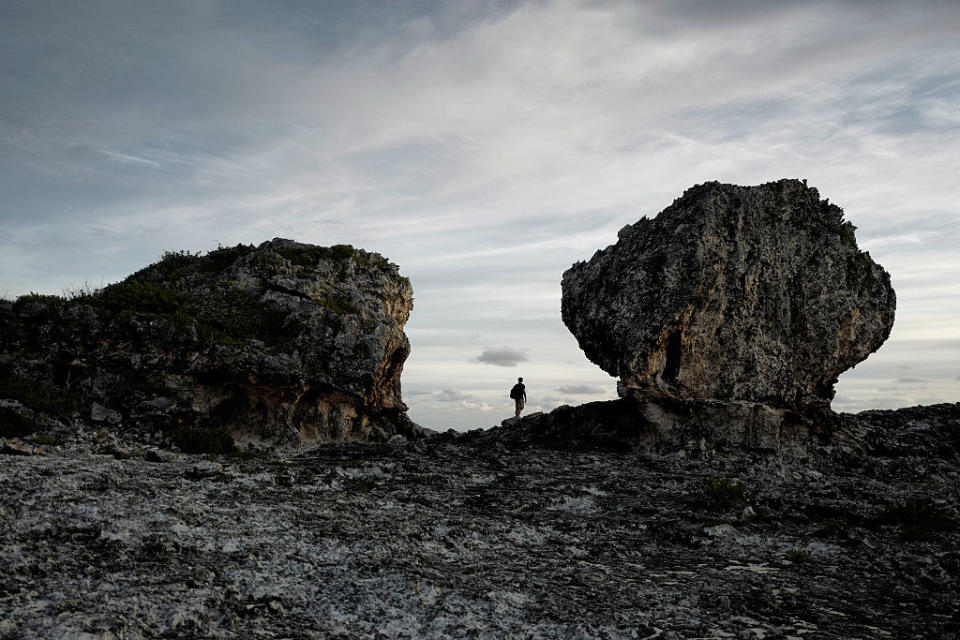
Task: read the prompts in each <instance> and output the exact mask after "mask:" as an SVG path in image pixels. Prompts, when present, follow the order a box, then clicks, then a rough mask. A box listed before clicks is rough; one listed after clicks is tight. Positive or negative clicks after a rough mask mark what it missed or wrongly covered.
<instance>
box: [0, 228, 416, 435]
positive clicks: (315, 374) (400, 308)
mask: <svg viewBox="0 0 960 640" xmlns="http://www.w3.org/2000/svg"><path fill="white" fill-rule="evenodd" d="M412 307H413V292H412V288H411V286H410V282H409V280H407V279H406V278H404V277H403V276H401V275H400V274H399V272H398V270H397V267H396V265H394V264H392V263H390V262H389V261H387V260H386V259H385V258H383V257H382V256H381V255H379V254H377V253H369V252H366V251H363V250H359V249H354V248H353V247H350V246H348V245H338V246H334V247H318V246H314V245H309V244H300V243H297V242H293V241H291V240H283V239H275V240H273V241H270V242H264V243H263V244H261V245H260V246H258V247H253V246H252V245H251V246H244V245H238V246H237V247H228V248H220V249H217V250H215V251H211V252H210V253H208V254H207V255H205V256H200V255H192V254H189V253H183V252H181V253H167V254H165V255H164V257H163V259H162V260H161V261H159V262H157V263H155V264H153V265H150V266H149V267H146V268H145V269H142V270H141V271H138V272H137V273H135V274H133V275H131V276H130V277H129V278H127V279H126V280H124V281H123V282H120V283H117V284H115V285H110V286H108V287H106V288H105V289H103V290H100V291H98V292H95V293H92V294H84V295H80V296H78V297H74V298H71V299H63V298H58V297H55V296H34V295H30V296H23V297H21V298H19V299H18V300H17V301H16V302H12V303H11V302H4V303H3V304H2V305H0V333H2V335H3V338H4V339H3V342H2V347H0V351H2V353H0V383H2V384H0V397H7V398H14V399H16V400H18V401H21V402H23V404H24V405H25V406H27V407H29V408H30V409H32V410H35V411H38V412H40V413H43V414H48V415H54V416H55V415H70V414H71V413H72V414H73V415H75V416H78V417H82V418H89V419H91V420H93V421H95V422H100V423H103V424H109V425H112V426H114V427H116V426H118V425H119V428H121V429H136V428H140V429H143V430H146V431H149V432H155V431H158V430H159V431H162V432H165V433H173V434H174V436H175V438H176V437H177V434H179V437H180V438H181V440H184V439H185V442H186V445H187V446H186V448H187V449H189V448H190V445H191V442H189V441H191V440H192V441H196V440H198V439H199V440H201V442H199V443H197V442H193V444H195V445H196V446H197V447H200V448H206V449H209V448H210V446H209V444H210V443H209V442H206V441H205V440H209V439H210V438H213V437H215V436H214V435H213V434H216V433H218V432H222V431H224V430H226V431H227V432H229V433H231V434H232V436H233V437H235V438H237V439H239V440H248V441H258V442H267V443H277V444H287V445H304V444H309V443H311V442H317V441H321V442H322V441H338V440H386V439H387V438H389V437H390V436H391V435H393V434H395V433H404V434H406V435H413V434H414V433H415V432H416V431H418V428H417V427H416V425H414V424H413V423H411V422H410V420H409V419H408V418H407V416H406V405H404V403H403V401H402V399H401V395H400V372H401V370H402V368H403V363H404V361H405V360H406V358H407V356H408V355H409V353H410V344H409V342H408V340H407V338H406V336H405V334H404V332H403V325H404V323H405V322H406V320H407V318H408V316H409V314H410V311H411V309H412ZM30 389H36V390H41V393H42V395H43V398H46V400H45V401H44V400H43V399H38V398H37V397H36V396H38V395H39V394H38V393H33V394H31V393H30ZM191 429H192V430H195V431H197V430H198V431H197V432H196V433H193V432H191V433H188V431H189V430H191ZM184 434H186V435H184ZM180 444H181V446H184V445H183V443H180ZM195 448H196V447H195ZM214 448H215V447H214Z"/></svg>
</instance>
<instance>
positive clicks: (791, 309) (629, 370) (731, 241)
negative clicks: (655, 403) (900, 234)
mask: <svg viewBox="0 0 960 640" xmlns="http://www.w3.org/2000/svg"><path fill="white" fill-rule="evenodd" d="M895 306H896V299H895V295H894V292H893V289H892V287H891V285H890V276H889V275H888V274H887V272H886V271H884V270H883V268H882V267H880V266H879V265H878V264H876V263H875V262H874V261H873V260H872V259H871V258H870V255H869V254H868V253H865V252H861V251H860V250H859V248H858V247H857V243H856V239H855V236H854V227H853V225H852V224H851V223H850V222H847V221H845V220H844V218H843V211H842V210H841V209H840V208H839V207H837V206H835V205H832V204H829V202H828V201H825V200H821V199H820V195H819V193H818V192H817V190H816V189H813V188H810V187H807V185H806V183H805V182H801V181H798V180H780V181H778V182H771V183H768V184H763V185H759V186H754V187H742V186H737V185H731V184H720V183H718V182H708V183H705V184H702V185H698V186H696V187H693V188H691V189H689V190H687V191H686V192H685V193H684V194H683V196H682V197H681V198H679V199H677V200H676V201H674V203H673V204H672V205H671V206H669V207H667V208H666V209H664V210H663V211H662V212H661V213H660V214H659V215H658V216H657V217H656V218H654V219H652V220H651V219H647V218H643V219H641V220H640V221H638V222H637V223H635V224H633V225H630V226H627V227H624V228H623V229H622V230H621V231H620V233H619V240H618V242H617V243H616V244H614V245H612V246H610V247H607V248H606V249H603V250H600V251H597V253H596V254H595V255H594V256H593V258H592V259H590V260H589V261H588V262H578V263H577V264H575V265H573V266H572V267H571V268H570V269H569V270H567V271H566V272H565V273H564V274H563V299H562V313H563V320H564V323H565V324H566V325H567V327H568V328H569V329H570V330H571V331H572V332H573V334H574V335H575V336H576V338H577V340H578V341H579V343H580V346H581V348H582V349H583V350H584V352H585V353H586V355H587V357H588V358H590V359H591V360H592V361H593V362H595V363H596V364H598V365H599V366H600V367H601V368H603V369H604V370H605V371H607V372H608V373H610V374H611V375H615V376H619V377H620V385H619V386H620V390H621V395H627V394H631V393H640V394H642V395H646V396H648V397H654V398H655V397H657V396H661V397H662V396H666V397H669V398H677V399H687V400H696V401H702V400H722V401H748V402H757V403H763V404H767V405H770V406H773V407H780V408H785V409H790V410H798V411H801V412H804V413H807V412H810V411H811V410H814V411H819V410H826V409H828V408H829V404H830V401H831V400H832V398H833V395H834V390H833V385H834V383H835V382H836V380H837V376H839V375H840V373H842V372H843V371H845V370H847V369H849V368H850V367H852V366H854V365H856V364H857V363H858V362H860V361H862V360H863V359H864V358H866V357H867V356H868V355H869V354H871V353H872V352H874V351H876V350H877V349H878V348H879V347H880V345H881V344H882V343H883V342H884V340H886V338H887V336H888V335H889V334H890V330H891V328H892V326H893V319H894V310H895Z"/></svg>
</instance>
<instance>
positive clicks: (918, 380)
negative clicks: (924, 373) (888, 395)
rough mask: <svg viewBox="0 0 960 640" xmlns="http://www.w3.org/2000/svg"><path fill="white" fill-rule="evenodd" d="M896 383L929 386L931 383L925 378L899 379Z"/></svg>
mask: <svg viewBox="0 0 960 640" xmlns="http://www.w3.org/2000/svg"><path fill="white" fill-rule="evenodd" d="M894 382H895V383H896V384H927V383H928V382H930V381H929V380H924V379H923V378H897V379H896V380H894Z"/></svg>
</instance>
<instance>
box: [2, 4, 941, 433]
mask: <svg viewBox="0 0 960 640" xmlns="http://www.w3.org/2000/svg"><path fill="white" fill-rule="evenodd" d="M958 33H960V3H957V2H923V1H919V0H915V1H913V2H909V3H906V2H885V1H881V0H876V1H849V2H836V1H835V2H802V3H800V2H773V1H766V2H749V1H737V2H724V1H709V0H701V1H693V0H678V1H669V2H668V1H664V2H613V1H611V2H604V1H592V2H576V1H570V0H561V1H556V2H551V1H542V2H516V1H497V0H491V1H484V0H456V1H433V2H428V1H420V0H395V1H390V2H386V1H385V2H366V1H362V0H357V1H356V2H346V1H344V2H313V1H310V2H307V1H304V2H268V1H256V2H253V1H249V2H247V1H243V0H222V1H217V0H190V1H188V2H177V1H174V0H171V1H165V2H162V3H161V2H139V1H134V0H117V1H98V0H85V1H84V2H66V1H63V2H47V1H43V0H4V1H3V2H2V3H0V194H2V198H0V223H2V230H3V231H2V234H0V296H4V297H7V298H11V297H15V296H17V295H20V294H23V293H26V292H29V291H36V292H43V293H63V292H65V291H69V290H71V289H76V288H79V287H84V286H86V287H98V286H102V285H104V284H108V283H110V282H115V281H117V280H120V279H122V278H124V277H125V276H127V275H128V274H130V273H132V272H134V271H136V270H137V269H139V268H140V267H142V266H144V265H146V264H149V263H150V262H153V261H155V260H156V259H158V258H159V257H160V255H161V254H162V253H163V252H164V251H167V250H179V249H185V250H190V251H208V250H211V249H215V248H216V247H217V246H218V245H234V244H237V243H240V242H242V243H253V244H259V243H260V242H263V241H265V240H269V239H271V238H274V237H285V238H292V239H295V240H297V241H300V242H309V243H313V244H320V245H331V244H338V243H346V244H352V245H354V246H356V247H362V248H364V249H367V250H371V251H377V252H379V253H381V254H383V255H384V256H386V257H387V258H389V259H390V260H391V261H393V262H395V263H397V264H398V265H399V266H400V271H401V273H402V274H404V275H406V276H407V277H409V278H410V280H411V282H412V284H413V288H414V298H415V300H414V311H413V314H412V315H411V318H410V321H409V322H408V324H407V326H406V332H407V335H408V336H409V338H410V341H411V345H412V354H411V356H410V358H409V359H408V361H407V363H406V365H405V368H404V373H403V379H402V381H403V396H404V400H405V401H406V403H407V404H408V405H409V406H410V415H411V417H412V418H413V419H414V420H415V421H417V422H419V423H420V424H422V425H424V426H427V427H431V428H434V429H446V428H456V429H467V428H475V427H489V426H492V425H495V424H499V423H500V421H501V420H503V419H504V418H507V417H509V416H511V415H512V413H513V407H512V401H511V400H510V399H509V397H508V390H509V388H510V386H511V385H512V384H513V382H514V381H515V379H516V377H518V376H523V377H524V379H525V383H526V385H527V393H528V397H529V400H530V404H529V407H528V411H538V410H549V409H552V408H554V407H556V406H559V405H561V404H580V403H583V402H588V401H593V400H602V399H608V398H613V397H615V396H616V381H615V380H614V379H613V378H611V377H609V376H608V375H607V374H606V373H604V372H603V371H601V370H600V368H599V367H597V366H595V365H593V364H592V363H590V362H589V361H588V360H587V359H586V358H585V357H584V356H583V354H582V352H581V351H580V349H579V347H578V345H577V342H576V340H575V339H574V337H573V336H572V334H570V332H569V331H568V330H567V329H566V328H565V327H564V325H563V323H562V321H561V319H560V296H561V290H560V277H561V275H562V273H563V271H564V270H565V269H567V268H568V267H569V266H570V265H571V264H572V263H574V262H576V261H578V260H585V259H589V257H590V256H591V255H592V254H593V253H594V251H596V250H597V249H600V248H603V247H606V246H608V245H610V244H613V243H614V242H616V238H617V231H618V230H619V229H620V228H621V227H623V226H624V225H626V224H631V223H633V222H636V221H637V220H638V219H639V218H641V217H642V216H648V217H652V216H654V215H656V214H657V213H658V212H659V211H661V210H662V209H663V208H664V207H666V206H667V205H669V204H670V203H671V202H672V201H673V200H674V199H675V198H677V197H679V196H680V195H681V194H682V193H683V191H684V190H685V189H687V188H689V187H691V186H693V185H695V184H698V183H702V182H705V181H709V180H719V181H721V182H729V183H735V184H741V185H755V184H761V183H764V182H769V181H772V180H777V179H780V178H802V179H806V180H807V181H808V184H809V185H810V186H814V187H816V188H818V189H819V190H820V193H821V197H823V198H829V199H830V201H831V202H833V203H835V204H837V205H839V206H841V207H843V208H844V210H845V212H846V217H847V219H848V220H851V221H852V222H853V224H854V225H856V226H857V228H858V231H857V239H858V242H859V244H860V246H861V248H862V249H864V250H867V251H869V252H870V254H871V256H872V257H873V258H874V259H875V260H876V261H877V262H878V263H880V264H881V265H882V266H883V267H884V268H885V269H886V270H887V271H888V272H890V274H891V277H892V282H893V286H894V288H895V290H896V292H897V298H898V300H897V307H898V308H897V319H896V323H895V326H894V329H893V332H892V334H891V336H890V338H889V340H888V341H887V343H886V344H885V345H884V346H883V347H882V348H881V349H880V350H879V351H878V352H877V353H875V354H873V355H872V356H871V357H870V358H869V359H867V360H866V361H864V362H863V363H861V364H860V365H858V366H857V367H856V368H854V369H852V370H850V371H848V372H847V373H845V374H843V375H842V376H841V378H840V382H839V384H838V385H837V397H836V399H835V400H834V403H833V407H834V409H836V410H838V411H859V410H862V409H868V408H895V407H900V406H910V405H915V404H929V403H935V402H956V401H958V400H960V323H958V319H960V249H958V247H960V198H958V195H960V193H958V192H960V186H958V185H960V182H958V175H960V38H958V37H957V34H958Z"/></svg>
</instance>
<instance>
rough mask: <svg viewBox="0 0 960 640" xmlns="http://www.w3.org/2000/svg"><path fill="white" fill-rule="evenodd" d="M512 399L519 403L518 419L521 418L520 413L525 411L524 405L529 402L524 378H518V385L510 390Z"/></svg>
mask: <svg viewBox="0 0 960 640" xmlns="http://www.w3.org/2000/svg"><path fill="white" fill-rule="evenodd" d="M510 397H511V398H513V401H514V402H516V403H517V413H516V417H518V418H519V417H520V412H521V411H523V405H524V404H526V402H527V388H526V387H525V386H523V378H517V384H515V385H513V388H512V389H510Z"/></svg>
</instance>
